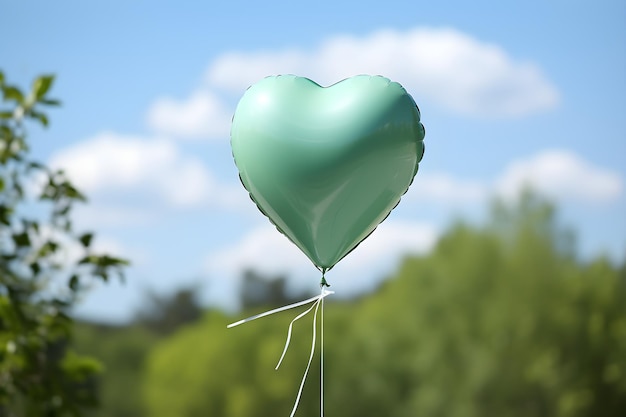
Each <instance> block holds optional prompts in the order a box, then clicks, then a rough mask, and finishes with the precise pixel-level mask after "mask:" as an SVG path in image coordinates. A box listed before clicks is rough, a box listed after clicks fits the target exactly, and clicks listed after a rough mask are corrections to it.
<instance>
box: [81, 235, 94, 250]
mask: <svg viewBox="0 0 626 417" xmlns="http://www.w3.org/2000/svg"><path fill="white" fill-rule="evenodd" d="M92 239H93V233H85V234H83V235H82V236H80V237H79V238H78V240H80V243H82V244H83V246H84V247H86V248H88V247H89V245H91V240H92Z"/></svg>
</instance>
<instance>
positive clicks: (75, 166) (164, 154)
mask: <svg viewBox="0 0 626 417" xmlns="http://www.w3.org/2000/svg"><path fill="white" fill-rule="evenodd" d="M50 165H51V166H52V167H54V168H63V169H64V170H65V171H66V172H67V174H68V176H69V177H70V178H71V179H72V181H73V182H75V184H76V185H77V186H78V187H79V188H80V189H82V190H84V191H86V192H87V194H92V193H96V192H110V193H116V194H123V195H125V196H127V197H129V196H134V195H136V194H142V193H148V194H153V195H156V196H157V197H158V198H160V199H161V200H162V201H164V202H165V203H167V204H169V205H171V206H175V207H191V206H206V205H210V204H211V205H215V204H217V205H220V204H221V203H222V201H221V196H222V195H226V196H228V198H231V197H230V194H232V192H231V191H230V187H226V186H223V185H220V184H217V182H216V181H215V180H214V178H213V176H212V175H211V173H210V172H209V171H208V169H207V168H206V167H205V166H204V164H203V163H202V162H201V161H200V160H199V159H197V158H195V157H191V156H187V155H183V154H181V152H180V151H179V149H178V148H177V147H176V146H175V144H174V143H173V142H171V141H169V140H165V139H151V140H149V139H144V138H140V137H134V136H124V135H118V134H115V133H103V134H100V135H98V136H96V137H94V138H91V139H88V140H85V141H83V142H80V143H78V144H76V145H74V146H72V147H70V148H67V149H64V150H62V151H60V152H58V153H57V154H55V155H53V156H52V158H51V160H50Z"/></svg>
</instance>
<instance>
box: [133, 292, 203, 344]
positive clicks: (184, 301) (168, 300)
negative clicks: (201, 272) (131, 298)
mask: <svg viewBox="0 0 626 417" xmlns="http://www.w3.org/2000/svg"><path fill="white" fill-rule="evenodd" d="M198 291H199V289H198V288H197V287H190V288H181V289H179V290H177V291H176V292H175V293H174V294H173V295H159V294H157V293H155V292H153V291H147V292H146V301H145V305H144V306H143V308H142V309H141V310H140V311H139V312H138V313H137V315H136V317H135V322H136V323H138V324H140V325H142V326H145V327H146V328H148V329H150V330H151V331H153V332H155V333H157V334H160V335H168V334H171V333H173V332H174V331H176V330H177V329H178V328H179V327H182V326H184V325H187V324H190V323H193V322H195V321H196V320H198V319H200V318H201V317H202V307H200V305H199V304H198V298H197V293H198Z"/></svg>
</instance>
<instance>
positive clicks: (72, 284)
mask: <svg viewBox="0 0 626 417" xmlns="http://www.w3.org/2000/svg"><path fill="white" fill-rule="evenodd" d="M78 284H79V281H78V275H72V277H71V278H70V280H69V282H68V286H69V287H70V289H71V290H72V291H76V290H78Z"/></svg>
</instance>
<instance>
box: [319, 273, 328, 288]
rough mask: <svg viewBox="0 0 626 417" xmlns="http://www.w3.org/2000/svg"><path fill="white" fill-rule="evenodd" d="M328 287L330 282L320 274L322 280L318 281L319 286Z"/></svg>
mask: <svg viewBox="0 0 626 417" xmlns="http://www.w3.org/2000/svg"><path fill="white" fill-rule="evenodd" d="M324 287H330V284H329V283H328V282H326V277H324V276H323V275H322V280H321V281H320V288H324Z"/></svg>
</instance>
